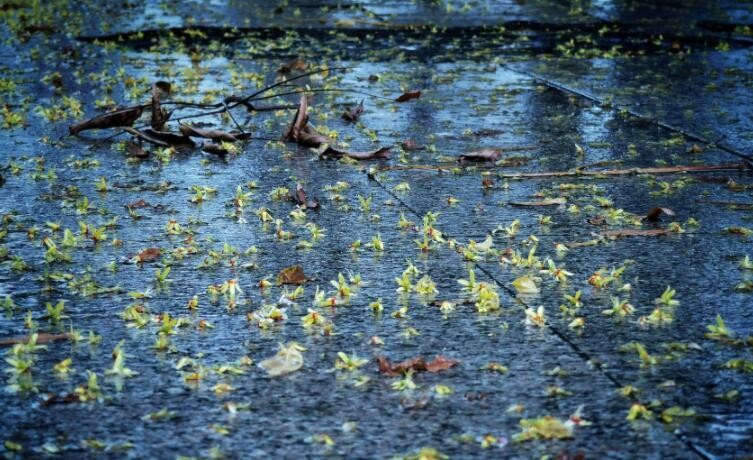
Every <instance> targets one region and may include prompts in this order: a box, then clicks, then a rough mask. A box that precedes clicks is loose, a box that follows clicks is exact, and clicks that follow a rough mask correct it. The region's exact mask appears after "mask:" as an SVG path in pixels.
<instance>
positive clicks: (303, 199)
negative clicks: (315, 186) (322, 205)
mask: <svg viewBox="0 0 753 460" xmlns="http://www.w3.org/2000/svg"><path fill="white" fill-rule="evenodd" d="M291 198H292V199H293V201H294V202H295V204H297V205H298V206H306V207H307V208H308V209H317V208H319V201H318V200H317V199H316V198H314V199H313V200H309V199H308V195H307V194H306V190H304V189H303V185H301V184H296V186H295V193H293V194H291Z"/></svg>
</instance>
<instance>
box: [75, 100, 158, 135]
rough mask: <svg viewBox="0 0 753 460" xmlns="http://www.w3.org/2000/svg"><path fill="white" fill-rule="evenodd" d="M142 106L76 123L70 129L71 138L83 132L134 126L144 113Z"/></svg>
mask: <svg viewBox="0 0 753 460" xmlns="http://www.w3.org/2000/svg"><path fill="white" fill-rule="evenodd" d="M143 110H144V109H143V107H142V106H140V105H139V106H135V107H127V108H125V109H120V110H116V111H114V112H108V113H103V114H102V115H97V116H96V117H94V118H90V119H88V120H84V121H80V122H78V123H74V124H72V125H70V126H69V127H68V132H69V133H70V134H71V136H75V135H77V134H78V133H80V132H81V131H86V130H88V129H106V128H117V127H122V126H132V125H133V123H134V122H135V121H136V120H138V118H139V117H140V116H141V113H142V112H143Z"/></svg>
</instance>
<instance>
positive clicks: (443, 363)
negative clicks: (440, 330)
mask: <svg viewBox="0 0 753 460" xmlns="http://www.w3.org/2000/svg"><path fill="white" fill-rule="evenodd" d="M377 363H378V364H379V372H381V373H382V374H385V375H387V376H389V377H395V376H397V375H402V374H404V373H406V372H408V371H409V370H413V371H416V372H420V371H429V372H439V371H443V370H445V369H449V368H451V367H453V366H455V365H457V363H458V361H457V360H454V359H451V358H447V357H446V356H442V355H438V356H437V357H435V358H434V359H433V360H432V361H429V362H428V363H427V362H426V361H425V360H424V359H423V358H422V357H420V356H418V357H415V358H411V359H407V360H405V361H402V362H399V363H396V364H391V363H390V362H389V361H388V360H387V358H385V357H383V356H378V357H377Z"/></svg>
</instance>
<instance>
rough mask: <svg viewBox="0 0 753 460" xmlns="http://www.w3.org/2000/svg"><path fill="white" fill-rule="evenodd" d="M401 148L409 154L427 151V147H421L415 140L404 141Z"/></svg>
mask: <svg viewBox="0 0 753 460" xmlns="http://www.w3.org/2000/svg"><path fill="white" fill-rule="evenodd" d="M400 146H401V147H402V148H403V150H405V151H407V152H412V151H414V150H425V149H426V146H425V145H420V144H418V143H416V142H415V141H413V139H408V140H406V141H403V142H402V143H401V144H400Z"/></svg>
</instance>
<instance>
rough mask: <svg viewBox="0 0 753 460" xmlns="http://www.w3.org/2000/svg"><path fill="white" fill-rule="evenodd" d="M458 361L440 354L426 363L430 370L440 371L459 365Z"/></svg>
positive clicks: (427, 368)
mask: <svg viewBox="0 0 753 460" xmlns="http://www.w3.org/2000/svg"><path fill="white" fill-rule="evenodd" d="M457 363H458V361H457V360H455V359H451V358H448V357H446V356H442V355H438V356H437V357H436V358H434V359H433V360H431V361H429V362H428V363H426V370H427V371H429V372H439V371H443V370H445V369H449V368H451V367H453V366H455V365H457Z"/></svg>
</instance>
